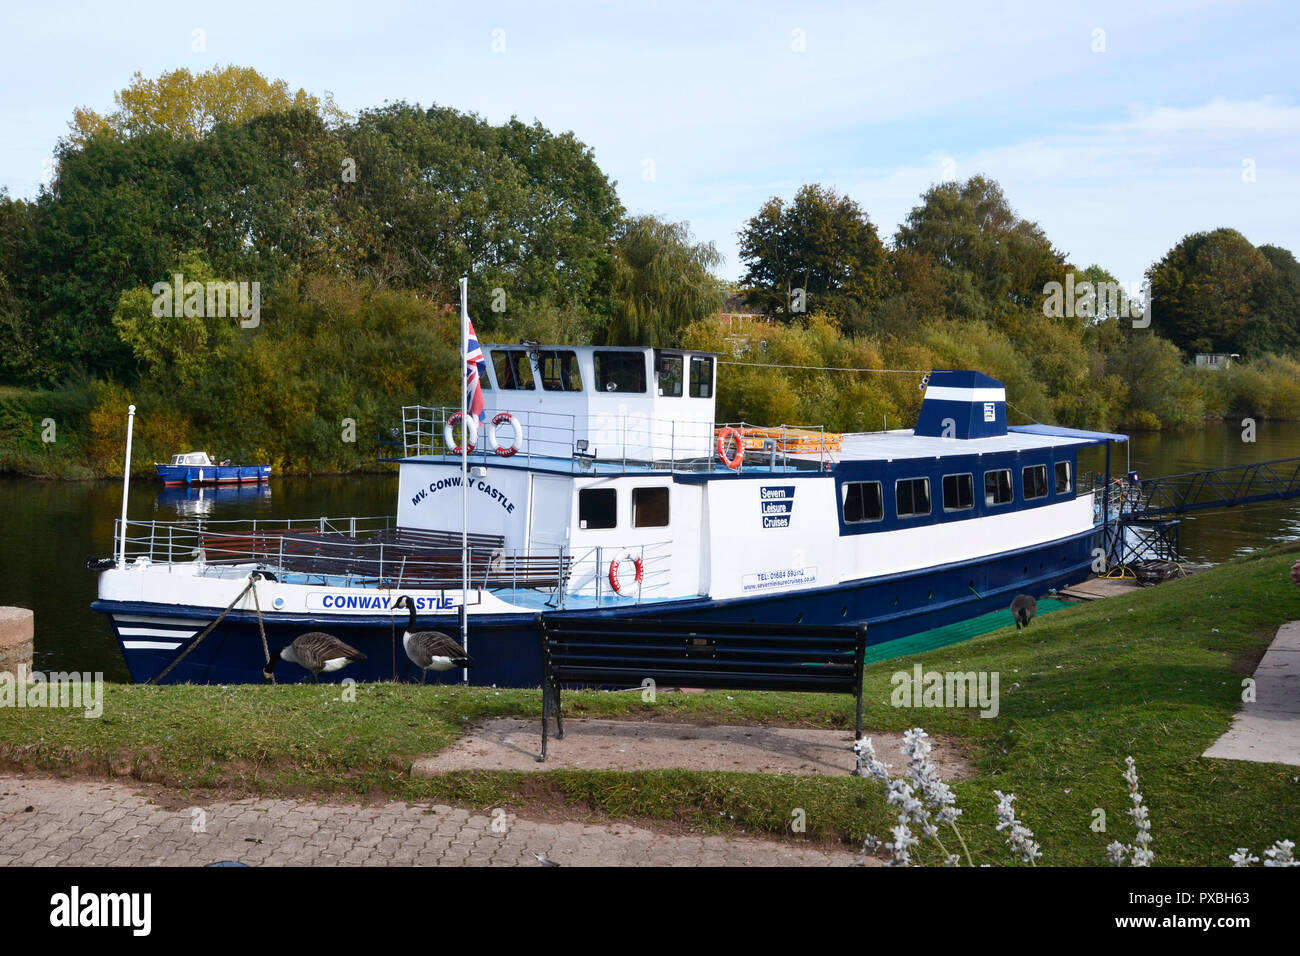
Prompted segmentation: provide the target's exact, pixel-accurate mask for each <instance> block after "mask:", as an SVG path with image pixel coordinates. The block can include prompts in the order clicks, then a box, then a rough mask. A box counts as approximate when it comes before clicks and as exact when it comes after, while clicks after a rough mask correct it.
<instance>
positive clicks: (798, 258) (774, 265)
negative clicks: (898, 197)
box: [740, 185, 888, 328]
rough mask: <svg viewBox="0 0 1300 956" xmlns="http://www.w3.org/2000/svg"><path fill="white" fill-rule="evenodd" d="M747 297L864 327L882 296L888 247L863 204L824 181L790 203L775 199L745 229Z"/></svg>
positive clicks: (775, 311)
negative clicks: (832, 317)
mask: <svg viewBox="0 0 1300 956" xmlns="http://www.w3.org/2000/svg"><path fill="white" fill-rule="evenodd" d="M740 258H741V260H742V261H743V262H744V263H745V266H746V272H745V275H744V277H743V278H742V279H741V283H742V285H744V286H746V287H747V288H748V290H749V293H748V296H747V298H748V299H749V301H750V303H751V304H753V305H755V306H757V307H758V308H759V309H760V310H762V311H763V312H765V313H767V314H769V315H779V316H782V317H783V318H786V319H789V318H790V317H791V316H793V315H796V314H799V313H804V312H808V311H810V310H812V309H816V310H817V311H819V312H824V313H827V314H829V315H833V316H835V317H836V318H838V319H839V320H840V321H841V322H842V323H844V325H845V327H846V328H857V327H861V326H862V325H863V324H864V323H865V321H866V316H867V314H868V313H869V311H870V310H871V308H872V307H873V306H875V305H876V304H878V303H879V302H880V300H881V299H882V298H883V296H884V293H885V290H886V284H887V281H888V268H887V265H886V262H885V247H884V245H883V244H882V243H881V241H880V236H879V234H878V233H877V231H876V227H875V225H874V224H873V223H872V222H871V220H870V219H869V218H868V216H867V214H866V213H865V212H864V211H863V210H862V209H861V207H859V206H858V204H857V203H856V202H854V201H853V200H852V199H850V198H849V197H847V196H841V195H839V194H838V193H836V192H835V191H834V190H831V189H827V188H825V187H822V186H818V185H807V186H803V187H801V188H800V189H799V191H798V192H797V193H796V194H795V197H794V201H793V202H792V203H790V204H789V205H787V204H786V203H785V201H784V200H783V199H781V198H779V197H773V198H772V199H770V200H768V201H767V202H766V203H765V204H764V205H763V208H762V209H760V210H759V211H758V214H757V215H755V216H754V217H753V218H752V219H750V220H749V222H748V223H746V225H745V228H744V229H743V230H741V232H740Z"/></svg>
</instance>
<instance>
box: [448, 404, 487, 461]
mask: <svg viewBox="0 0 1300 956" xmlns="http://www.w3.org/2000/svg"><path fill="white" fill-rule="evenodd" d="M459 424H460V412H454V413H453V414H451V415H449V416H448V417H447V424H446V425H444V426H443V429H442V440H443V443H444V444H445V445H446V447H448V448H450V449H451V453H452V454H453V455H459V454H460V446H459V445H457V444H456V435H455V432H454V429H455V427H456V426H457V425H459ZM468 426H469V427H468V428H466V429H462V431H468V432H469V451H470V452H471V453H472V452H473V451H474V445H475V444H477V443H478V419H477V418H475V417H474V416H473V415H471V416H470V417H469V421H468Z"/></svg>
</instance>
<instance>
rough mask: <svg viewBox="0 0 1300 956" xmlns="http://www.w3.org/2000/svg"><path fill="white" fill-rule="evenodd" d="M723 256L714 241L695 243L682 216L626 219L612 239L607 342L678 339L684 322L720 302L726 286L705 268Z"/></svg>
mask: <svg viewBox="0 0 1300 956" xmlns="http://www.w3.org/2000/svg"><path fill="white" fill-rule="evenodd" d="M721 261H722V257H721V256H720V255H719V254H718V251H717V249H716V248H714V245H713V243H711V242H708V243H696V242H695V241H694V240H693V238H692V236H691V231H690V227H689V226H688V225H687V224H686V223H684V222H682V223H672V222H665V221H664V220H662V219H658V218H656V217H655V216H635V217H633V218H632V219H629V220H628V221H627V223H626V224H625V225H624V227H623V230H622V233H621V234H620V235H619V237H618V239H617V240H616V241H615V243H614V263H613V279H612V283H611V286H612V291H611V297H610V298H611V302H612V308H613V318H612V319H611V321H610V324H609V326H608V327H607V328H606V329H605V330H604V333H603V335H602V338H603V339H604V341H605V343H606V344H611V345H612V344H617V345H672V344H677V341H678V336H679V335H680V333H681V331H682V330H683V329H684V328H685V327H686V326H688V325H689V324H690V323H692V322H695V321H697V320H699V319H703V318H705V317H707V316H709V315H711V314H713V313H715V312H717V311H718V309H719V308H720V307H721V305H722V300H723V295H724V287H723V284H722V282H721V281H720V280H719V279H718V278H717V277H715V276H714V275H713V274H712V273H711V272H710V271H709V270H710V269H712V268H714V267H715V266H717V265H718V264H719V263H720V262H721Z"/></svg>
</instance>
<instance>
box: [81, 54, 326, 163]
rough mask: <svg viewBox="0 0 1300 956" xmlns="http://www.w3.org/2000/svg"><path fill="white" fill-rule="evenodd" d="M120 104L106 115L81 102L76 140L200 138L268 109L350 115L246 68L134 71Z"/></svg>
mask: <svg viewBox="0 0 1300 956" xmlns="http://www.w3.org/2000/svg"><path fill="white" fill-rule="evenodd" d="M113 100H114V102H116V103H117V109H116V110H114V111H113V112H112V113H109V114H108V115H107V116H101V115H100V114H98V113H96V112H95V111H94V110H91V109H88V108H85V107H82V108H81V109H78V110H75V111H74V112H73V118H72V122H70V123H69V124H68V126H69V128H70V130H71V132H70V136H69V138H70V139H71V141H72V142H73V144H74V145H84V144H85V143H86V141H87V140H89V139H90V138H91V137H92V136H96V135H100V134H103V133H110V134H115V135H118V136H136V135H139V134H141V133H153V132H160V133H166V134H167V135H169V136H174V137H176V138H178V139H200V138H202V137H204V136H206V135H207V134H208V133H210V132H212V130H213V129H214V128H215V127H216V126H217V125H218V124H220V123H240V122H243V121H244V120H249V119H252V118H253V117H256V116H265V115H266V114H268V113H286V112H288V111H289V110H294V109H297V110H307V111H309V112H311V113H314V114H316V115H317V116H319V117H320V118H321V119H322V120H324V121H326V122H328V123H333V124H337V123H340V122H342V121H343V120H345V119H346V118H347V114H346V113H344V112H343V111H342V110H340V109H338V108H337V107H336V106H335V105H334V103H333V101H332V100H329V99H327V100H326V101H325V102H324V103H322V102H321V101H320V100H319V99H318V98H317V97H315V96H312V95H311V94H310V93H308V92H307V91H306V90H303V89H298V90H297V91H295V92H290V90H289V84H287V83H286V82H285V81H284V80H271V79H267V78H266V77H265V76H263V75H262V74H261V73H259V72H257V70H254V69H250V68H248V67H240V66H226V67H215V66H214V67H213V68H212V69H211V70H208V71H207V72H206V73H200V74H198V75H197V76H196V75H194V74H193V73H191V72H190V71H189V70H187V69H180V70H172V71H171V72H170V73H163V74H162V75H161V76H159V77H158V79H156V80H151V79H146V78H145V77H144V76H143V75H142V74H140V73H136V74H135V75H134V76H132V78H131V84H130V85H129V86H128V87H126V89H124V90H119V91H118V92H117V93H115V94H114V95H113Z"/></svg>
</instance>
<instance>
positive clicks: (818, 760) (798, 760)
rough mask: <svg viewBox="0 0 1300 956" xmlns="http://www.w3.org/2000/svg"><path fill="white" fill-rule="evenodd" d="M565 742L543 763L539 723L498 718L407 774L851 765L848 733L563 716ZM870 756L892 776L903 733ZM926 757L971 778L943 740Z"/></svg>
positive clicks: (876, 739)
mask: <svg viewBox="0 0 1300 956" xmlns="http://www.w3.org/2000/svg"><path fill="white" fill-rule="evenodd" d="M564 730H565V737H564V739H563V740H557V739H556V738H555V734H554V727H552V733H551V739H550V743H549V746H548V749H547V760H546V762H545V763H538V762H537V757H538V755H539V754H540V753H541V751H542V725H541V721H540V720H523V719H519V718H513V717H500V718H495V719H492V720H487V721H483V722H482V723H479V724H477V725H475V726H474V727H472V728H470V729H469V730H468V731H467V732H466V733H464V734H462V735H461V737H460V738H458V739H457V741H456V742H455V743H453V744H452V745H451V746H450V747H448V748H447V749H445V750H443V751H440V752H439V753H437V754H434V755H432V756H429V757H423V758H420V759H419V760H417V761H415V763H414V764H413V765H412V767H411V775H412V776H414V777H434V776H438V775H439V774H443V773H448V772H450V771H453V770H533V771H537V770H560V769H571V770H572V769H576V770H662V769H685V770H734V771H742V772H748V773H780V774H819V775H827V776H848V775H849V774H851V773H852V772H853V768H854V766H855V764H856V761H855V759H854V756H853V734H852V732H851V731H850V732H846V731H842V730H811V729H806V728H789V727H756V726H727V725H720V726H715V727H709V726H701V725H699V724H678V723H666V722H661V721H634V720H592V719H583V720H575V719H571V718H565V721H564ZM867 736H869V737H871V739H872V743H874V744H875V748H876V753H877V754H878V755H879V757H880V759H881V760H882V761H884V762H885V763H886V764H892V765H893V766H894V767H895V769H897V770H898V771H899V772H901V771H902V768H903V766H904V765H905V764H906V760H905V759H904V758H903V756H902V754H901V752H900V748H901V746H902V743H903V735H902V734H893V733H886V734H881V733H868V734H867ZM931 743H932V745H933V747H934V751H933V753H932V755H931V759H932V760H933V761H934V763H935V765H936V766H937V767H938V768H939V772H940V774H941V775H942V776H943V778H944V779H945V780H957V779H961V778H963V777H968V776H970V774H971V768H970V766H969V764H968V763H967V762H966V761H965V759H963V758H962V756H961V755H960V754H959V752H958V751H957V749H956V747H955V746H954V745H953V744H952V743H951V742H950V741H948V740H946V739H944V738H943V737H937V738H933V739H932V740H931Z"/></svg>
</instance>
